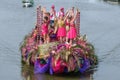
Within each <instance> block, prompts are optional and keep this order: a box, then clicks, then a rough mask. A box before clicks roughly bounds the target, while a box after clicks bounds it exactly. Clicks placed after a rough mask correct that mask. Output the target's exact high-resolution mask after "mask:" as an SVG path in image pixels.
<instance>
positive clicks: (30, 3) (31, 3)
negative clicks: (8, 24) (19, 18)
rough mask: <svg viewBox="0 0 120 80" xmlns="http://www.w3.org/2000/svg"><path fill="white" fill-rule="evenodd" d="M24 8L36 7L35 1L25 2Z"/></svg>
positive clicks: (28, 0)
mask: <svg viewBox="0 0 120 80" xmlns="http://www.w3.org/2000/svg"><path fill="white" fill-rule="evenodd" d="M22 3H23V7H32V6H33V5H34V1H33V0H23V1H22Z"/></svg>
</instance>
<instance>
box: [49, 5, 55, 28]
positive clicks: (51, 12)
mask: <svg viewBox="0 0 120 80" xmlns="http://www.w3.org/2000/svg"><path fill="white" fill-rule="evenodd" d="M55 17H56V10H55V6H54V5H52V6H51V11H50V25H51V26H53V25H54V19H55Z"/></svg>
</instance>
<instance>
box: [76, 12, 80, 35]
mask: <svg viewBox="0 0 120 80" xmlns="http://www.w3.org/2000/svg"><path fill="white" fill-rule="evenodd" d="M76 30H77V36H80V11H78V13H77V18H76Z"/></svg>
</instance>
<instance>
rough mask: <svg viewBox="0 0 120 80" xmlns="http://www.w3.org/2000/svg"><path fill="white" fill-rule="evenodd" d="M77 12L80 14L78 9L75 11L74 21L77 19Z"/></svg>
mask: <svg viewBox="0 0 120 80" xmlns="http://www.w3.org/2000/svg"><path fill="white" fill-rule="evenodd" d="M77 14H78V9H77V10H76V13H75V16H74V18H73V19H72V21H71V22H72V23H73V22H74V21H75V19H76V18H77Z"/></svg>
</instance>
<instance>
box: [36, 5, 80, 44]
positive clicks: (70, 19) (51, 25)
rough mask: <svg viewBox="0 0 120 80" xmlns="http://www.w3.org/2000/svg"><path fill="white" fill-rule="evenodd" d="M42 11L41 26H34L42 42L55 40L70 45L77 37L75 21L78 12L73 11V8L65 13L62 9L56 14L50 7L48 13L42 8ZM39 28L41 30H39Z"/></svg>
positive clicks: (53, 8) (52, 7)
mask: <svg viewBox="0 0 120 80" xmlns="http://www.w3.org/2000/svg"><path fill="white" fill-rule="evenodd" d="M42 11H43V22H42V25H41V26H37V25H36V30H38V32H39V35H40V36H41V38H42V42H43V43H49V42H51V41H52V40H55V39H57V40H58V41H60V43H63V42H65V43H67V44H71V45H72V44H73V40H75V39H76V37H77V32H76V26H75V20H76V17H77V13H78V10H76V11H75V9H74V7H72V8H71V9H70V10H67V11H66V12H65V11H64V8H63V7H62V8H60V11H59V12H56V10H55V6H54V5H52V6H51V11H50V12H47V11H46V9H45V8H42ZM39 27H41V28H40V29H39Z"/></svg>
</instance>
